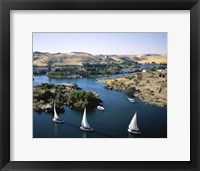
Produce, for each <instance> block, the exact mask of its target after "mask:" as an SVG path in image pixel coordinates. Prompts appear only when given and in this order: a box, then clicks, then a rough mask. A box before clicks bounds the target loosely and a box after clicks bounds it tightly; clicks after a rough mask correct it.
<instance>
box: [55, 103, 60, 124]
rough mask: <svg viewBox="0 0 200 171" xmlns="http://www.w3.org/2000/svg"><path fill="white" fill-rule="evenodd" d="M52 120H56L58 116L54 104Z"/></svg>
mask: <svg viewBox="0 0 200 171" xmlns="http://www.w3.org/2000/svg"><path fill="white" fill-rule="evenodd" d="M54 119H56V120H58V119H59V117H58V114H57V112H56V105H55V103H54Z"/></svg>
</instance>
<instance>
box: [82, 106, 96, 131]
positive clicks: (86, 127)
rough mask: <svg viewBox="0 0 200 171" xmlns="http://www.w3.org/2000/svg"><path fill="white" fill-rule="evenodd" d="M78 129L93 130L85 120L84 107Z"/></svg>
mask: <svg viewBox="0 0 200 171" xmlns="http://www.w3.org/2000/svg"><path fill="white" fill-rule="evenodd" d="M80 129H81V130H83V131H93V128H92V127H91V126H90V124H89V123H88V121H87V116H86V107H85V109H84V113H83V119H82V122H81V126H80Z"/></svg>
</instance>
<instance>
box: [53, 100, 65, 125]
mask: <svg viewBox="0 0 200 171" xmlns="http://www.w3.org/2000/svg"><path fill="white" fill-rule="evenodd" d="M53 122H56V123H64V120H62V119H60V118H59V116H58V114H57V112H56V104H55V103H54V117H53Z"/></svg>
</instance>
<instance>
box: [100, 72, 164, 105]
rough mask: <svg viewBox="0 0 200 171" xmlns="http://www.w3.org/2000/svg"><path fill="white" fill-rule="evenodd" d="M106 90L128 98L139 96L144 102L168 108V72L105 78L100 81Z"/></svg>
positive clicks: (139, 73) (137, 73) (140, 73)
mask: <svg viewBox="0 0 200 171" xmlns="http://www.w3.org/2000/svg"><path fill="white" fill-rule="evenodd" d="M99 81H100V82H103V83H105V84H106V86H105V88H107V89H111V90H118V91H123V92H125V93H126V94H127V95H128V96H130V97H132V96H138V98H139V99H141V100H142V101H143V102H145V103H148V104H151V105H156V106H160V107H165V106H167V72H166V71H165V70H163V71H161V70H158V71H146V70H143V71H141V72H135V73H133V74H130V75H129V76H120V77H117V78H104V79H101V80H99Z"/></svg>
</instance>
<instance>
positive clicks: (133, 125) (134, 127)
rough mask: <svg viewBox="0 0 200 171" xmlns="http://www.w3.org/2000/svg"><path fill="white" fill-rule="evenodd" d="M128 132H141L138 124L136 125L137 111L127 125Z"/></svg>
mask: <svg viewBox="0 0 200 171" xmlns="http://www.w3.org/2000/svg"><path fill="white" fill-rule="evenodd" d="M128 132H130V133H132V134H141V132H140V130H139V128H138V126H137V112H135V114H134V116H133V118H132V120H131V122H130V124H129V126H128Z"/></svg>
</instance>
